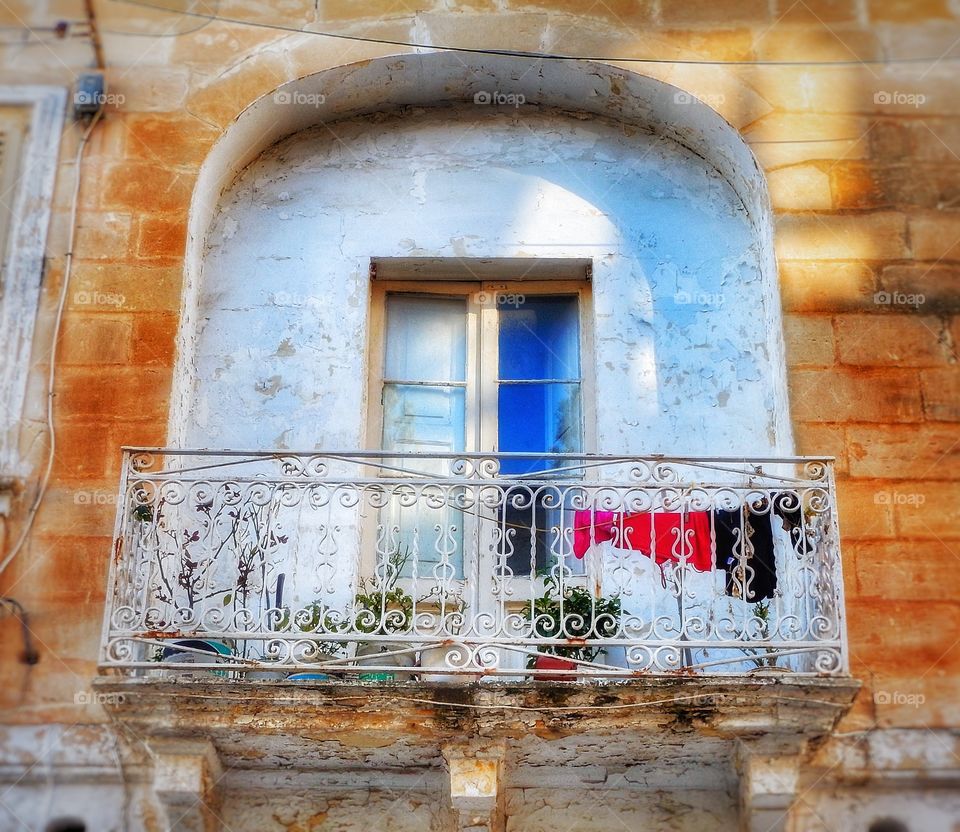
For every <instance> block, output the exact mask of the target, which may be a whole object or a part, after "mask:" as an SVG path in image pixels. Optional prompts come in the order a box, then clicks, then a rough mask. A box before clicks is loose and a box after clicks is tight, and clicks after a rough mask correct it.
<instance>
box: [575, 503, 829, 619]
mask: <svg viewBox="0 0 960 832" xmlns="http://www.w3.org/2000/svg"><path fill="white" fill-rule="evenodd" d="M772 501H773V505H772V508H771V507H770V506H769V505H768V504H767V501H766V500H758V501H756V502H754V503H753V504H752V505H747V506H744V507H741V508H738V509H735V510H733V511H726V510H721V509H718V510H715V511H709V512H708V511H691V512H686V513H680V512H663V511H661V512H657V511H654V512H637V513H630V512H612V511H589V510H584V511H577V512H575V513H574V529H573V553H574V555H576V557H578V558H581V559H582V558H583V556H584V555H585V554H586V551H587V549H589V548H590V546H591V545H593V544H596V543H604V542H607V541H609V542H611V543H612V544H613V545H614V546H615V547H616V548H618V549H629V550H632V551H638V552H643V553H644V554H645V555H647V556H648V557H650V556H653V557H654V558H655V560H656V562H657V563H658V564H663V563H666V562H668V561H673V562H679V561H681V560H682V559H684V558H685V559H686V562H687V563H688V564H689V565H690V566H692V567H693V568H694V569H696V570H697V571H699V572H708V571H710V570H711V569H713V568H716V569H722V570H723V571H724V572H726V593H727V595H730V596H732V597H735V598H743V599H744V600H745V601H748V602H749V603H756V602H758V601H764V600H767V599H769V598H772V597H773V596H774V595H775V594H776V590H777V563H776V552H775V548H774V532H773V525H772V524H773V518H774V517H777V518H778V519H779V520H782V521H783V524H784V526H785V527H786V529H787V530H788V531H789V534H790V540H791V543H792V544H793V548H794V550H795V551H800V550H802V551H803V552H804V553H806V552H809V551H810V548H811V543H810V541H809V539H808V538H807V537H806V535H805V534H804V531H803V526H802V523H803V515H802V511H801V509H800V501H799V500H798V499H797V497H796V495H794V494H790V493H784V494H774V495H772Z"/></svg>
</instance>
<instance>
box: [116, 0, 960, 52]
mask: <svg viewBox="0 0 960 832" xmlns="http://www.w3.org/2000/svg"><path fill="white" fill-rule="evenodd" d="M119 2H121V3H128V4H130V5H134V6H140V7H141V8H148V9H154V10H159V11H166V12H170V13H171V14H182V15H184V16H187V17H199V18H203V19H205V20H208V21H214V20H216V21H220V22H221V23H233V24H237V25H239V26H251V27H253V28H256V29H271V30H274V31H278V32H290V33H296V34H302V35H316V36H317V37H325V38H333V39H335V40H346V41H352V42H355V43H373V44H380V45H382V46H401V47H405V48H408V49H426V50H430V51H434V52H463V53H465V54H470V55H496V56H500V57H509V58H532V59H534V60H544V61H594V62H597V63H606V62H610V63H637V64H666V65H670V66H676V65H690V66H745V67H751V66H773V67H797V66H807V67H815V66H825V67H840V66H868V65H880V66H886V65H889V64H924V63H940V62H941V61H957V60H960V55H957V56H947V55H946V54H944V55H941V56H936V57H922V58H864V59H862V60H861V59H859V58H853V59H844V60H834V61H769V60H768V61H765V60H734V61H720V60H702V59H694V58H629V57H620V56H616V55H567V54H563V53H555V52H531V51H526V50H522V49H483V48H481V47H470V46H450V45H446V44H433V43H420V42H418V41H409V40H393V39H389V38H374V37H364V36H362V35H347V34H343V33H340V32H321V31H313V30H310V29H303V28H298V27H296V26H283V25H281V24H277V23H255V22H253V21H249V20H242V19H240V18H234V17H225V16H222V15H219V14H216V13H213V14H209V13H204V12H198V11H192V10H186V9H171V8H169V7H168V6H162V5H158V4H156V3H150V2H147V0H119ZM116 34H123V33H120V32H117V33H116ZM951 48H952V47H951ZM947 51H948V52H949V51H950V50H949V49H948V50H947Z"/></svg>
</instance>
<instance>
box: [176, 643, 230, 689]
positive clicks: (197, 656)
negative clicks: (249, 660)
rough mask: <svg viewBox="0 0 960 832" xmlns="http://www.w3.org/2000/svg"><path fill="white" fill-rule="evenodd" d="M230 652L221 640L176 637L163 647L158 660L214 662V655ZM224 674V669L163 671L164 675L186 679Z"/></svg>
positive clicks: (198, 662)
mask: <svg viewBox="0 0 960 832" xmlns="http://www.w3.org/2000/svg"><path fill="white" fill-rule="evenodd" d="M183 648H187V649H183ZM198 651H202V652H198ZM204 654H208V655H204ZM209 654H212V655H209ZM232 654H233V651H232V650H231V649H230V648H229V647H227V645H225V644H223V643H222V642H219V641H206V640H204V639H199V638H187V639H178V640H176V641H173V642H171V643H170V644H168V645H167V646H166V647H164V648H163V652H162V654H161V658H160V661H161V662H162V663H163V664H175V665H191V664H215V663H216V659H215V657H216V656H230V655H232ZM226 675H227V673H226V671H225V670H193V671H180V670H168V671H165V672H164V676H176V677H179V678H188V679H204V678H210V677H212V676H219V677H223V676H226Z"/></svg>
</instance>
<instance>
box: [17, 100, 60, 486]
mask: <svg viewBox="0 0 960 832" xmlns="http://www.w3.org/2000/svg"><path fill="white" fill-rule="evenodd" d="M66 104H67V89H66V88H65V87H57V86H39V85H23V86H12V85H0V106H29V107H30V108H31V112H30V117H29V134H28V136H27V140H26V142H24V145H23V153H22V155H21V158H20V159H19V160H18V162H17V163H18V165H19V169H20V174H19V175H18V177H17V188H16V196H15V200H14V205H13V210H12V211H11V212H10V228H9V231H8V234H7V245H8V248H7V251H6V252H3V254H4V263H5V270H4V271H5V273H4V275H3V282H2V283H0V355H2V356H3V361H2V362H0V402H2V403H3V406H2V407H0V479H5V478H7V477H13V478H15V477H19V476H22V475H23V473H24V472H23V471H21V470H20V467H21V460H20V454H19V447H18V446H19V425H20V421H21V419H22V416H23V407H24V401H25V399H26V388H27V379H28V374H29V369H30V358H31V350H32V346H33V332H34V326H35V324H36V319H37V307H38V304H39V301H40V290H41V285H40V284H41V278H42V275H43V260H44V256H45V254H46V247H47V233H48V230H49V227H50V215H51V211H52V207H53V196H54V185H55V182H56V175H57V167H58V164H59V157H60V142H61V139H62V137H63V120H64V114H65V111H66Z"/></svg>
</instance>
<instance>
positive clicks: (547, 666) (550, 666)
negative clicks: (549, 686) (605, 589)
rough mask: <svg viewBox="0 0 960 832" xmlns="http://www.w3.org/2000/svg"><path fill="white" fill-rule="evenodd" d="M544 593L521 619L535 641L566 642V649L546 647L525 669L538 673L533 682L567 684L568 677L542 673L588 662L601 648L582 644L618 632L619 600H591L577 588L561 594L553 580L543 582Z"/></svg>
mask: <svg viewBox="0 0 960 832" xmlns="http://www.w3.org/2000/svg"><path fill="white" fill-rule="evenodd" d="M544 585H545V591H544V593H543V595H541V596H540V597H539V598H535V599H534V600H533V603H532V604H531V605H529V606H527V607H526V609H525V611H524V617H525V618H526V619H527V621H530V622H531V623H532V625H533V626H532V635H533V636H534V637H535V638H569V639H570V640H572V641H575V642H578V643H573V644H570V645H546V646H543V647H540V648H538V652H537V654H536V655H531V656H528V658H527V668H528V669H533V670H536V671H539V672H538V673H537V674H535V678H538V679H542V680H546V681H571V680H572V678H573V677H572V676H571V675H569V674H558V673H554V674H550V673H543V672H542V671H550V670H554V671H555V670H565V671H571V670H576V669H577V662H578V661H580V662H592V661H594V659H596V658H597V656H598V655H599V654H600V653H601V652H602V649H603V648H601V647H591V646H589V645H587V644H586V643H585V641H586V640H587V639H590V638H612V637H613V636H615V635H616V634H617V631H618V630H619V628H620V598H619V596H613V597H610V598H606V597H603V596H601V597H599V598H597V597H595V596H593V595H592V594H591V593H590V592H588V591H587V590H586V589H584V588H583V587H580V586H567V587H565V588H564V589H563V592H562V594H561V592H560V588H559V585H558V582H557V580H556V578H554V577H553V576H552V575H549V576H547V577H546V578H545V579H544Z"/></svg>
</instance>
